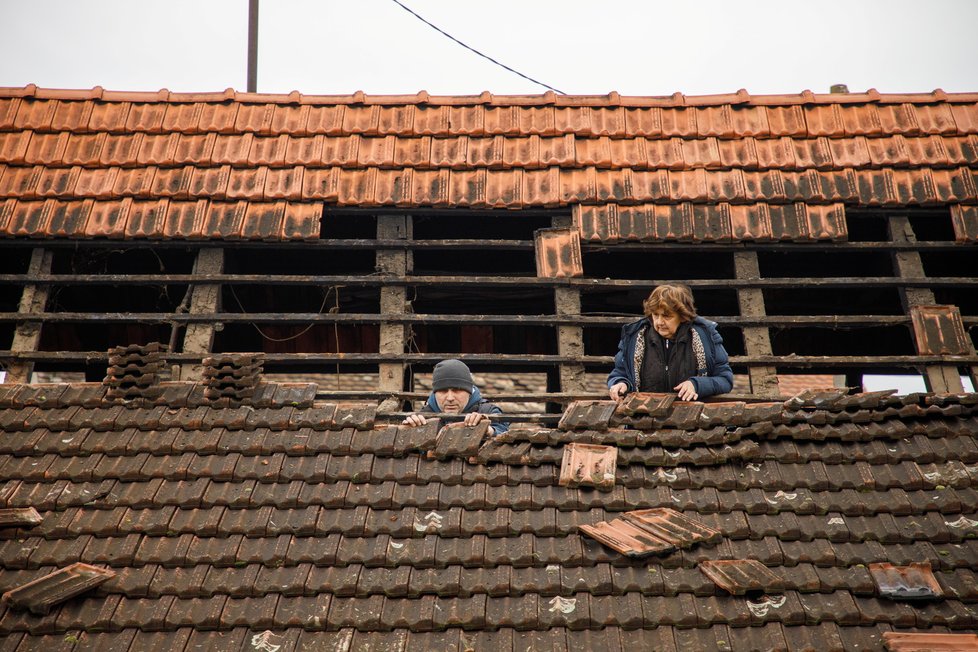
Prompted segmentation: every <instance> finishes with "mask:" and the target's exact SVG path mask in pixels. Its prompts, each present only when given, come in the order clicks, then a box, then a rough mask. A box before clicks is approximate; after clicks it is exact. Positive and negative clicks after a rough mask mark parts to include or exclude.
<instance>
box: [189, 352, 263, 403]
mask: <svg viewBox="0 0 978 652" xmlns="http://www.w3.org/2000/svg"><path fill="white" fill-rule="evenodd" d="M263 360H264V356H263V355H262V354H259V353H236V354H226V355H219V356H211V357H208V358H204V361H203V367H204V368H203V371H202V375H203V377H204V385H205V387H206V389H205V390H204V396H206V397H207V398H208V399H211V400H212V401H220V400H222V399H223V400H224V402H225V403H227V404H228V405H229V406H230V405H235V406H236V405H240V404H241V403H242V401H245V400H247V399H251V398H252V397H254V395H255V390H256V389H257V387H258V383H259V382H260V381H261V375H262V369H263Z"/></svg>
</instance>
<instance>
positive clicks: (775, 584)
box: [697, 559, 786, 595]
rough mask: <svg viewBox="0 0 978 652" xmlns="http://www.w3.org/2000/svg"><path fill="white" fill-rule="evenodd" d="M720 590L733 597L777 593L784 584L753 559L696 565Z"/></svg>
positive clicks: (708, 562) (782, 588)
mask: <svg viewBox="0 0 978 652" xmlns="http://www.w3.org/2000/svg"><path fill="white" fill-rule="evenodd" d="M697 568H699V569H700V570H701V571H702V572H703V574H704V575H706V576H707V577H709V578H710V579H711V580H713V582H714V583H716V585H717V586H719V587H720V588H721V589H724V590H725V591H727V592H729V593H732V594H734V595H743V594H744V593H747V592H750V591H762V592H764V593H777V592H780V591H782V590H784V587H785V584H786V582H785V581H784V580H782V579H781V578H779V577H778V576H777V575H775V574H774V573H773V572H772V571H771V570H770V569H768V568H767V567H766V566H764V565H763V564H761V563H760V562H758V561H756V560H753V559H724V560H708V561H703V562H700V563H699V564H698V565H697Z"/></svg>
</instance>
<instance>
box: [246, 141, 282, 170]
mask: <svg viewBox="0 0 978 652" xmlns="http://www.w3.org/2000/svg"><path fill="white" fill-rule="evenodd" d="M288 145H289V137H288V136H287V135H285V134H282V135H280V136H257V137H255V138H254V139H253V140H252V143H251V152H250V153H249V154H248V165H283V164H284V163H285V151H286V149H287V148H288Z"/></svg>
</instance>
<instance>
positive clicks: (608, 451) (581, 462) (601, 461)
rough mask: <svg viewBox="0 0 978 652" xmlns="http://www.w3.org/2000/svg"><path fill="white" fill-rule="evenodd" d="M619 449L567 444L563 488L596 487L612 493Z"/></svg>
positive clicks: (562, 472) (560, 482) (594, 445)
mask: <svg viewBox="0 0 978 652" xmlns="http://www.w3.org/2000/svg"><path fill="white" fill-rule="evenodd" d="M617 464H618V449H617V448H616V447H615V446H598V445H596V444H567V445H566V446H564V458H563V460H562V461H561V464H560V480H559V484H560V486H562V487H580V486H590V487H596V488H597V489H600V490H602V491H611V490H612V489H613V488H614V486H615V468H616V467H617Z"/></svg>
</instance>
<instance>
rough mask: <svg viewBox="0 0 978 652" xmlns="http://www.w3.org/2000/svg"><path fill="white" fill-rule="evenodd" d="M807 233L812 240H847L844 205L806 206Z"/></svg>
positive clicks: (847, 232)
mask: <svg viewBox="0 0 978 652" xmlns="http://www.w3.org/2000/svg"><path fill="white" fill-rule="evenodd" d="M808 232H809V234H810V235H811V237H812V239H814V240H833V241H844V240H848V239H849V231H848V227H847V225H846V214H845V205H843V204H832V205H829V206H808Z"/></svg>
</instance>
